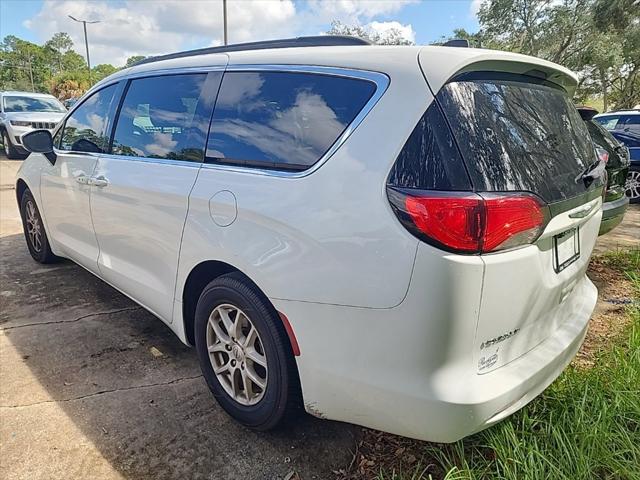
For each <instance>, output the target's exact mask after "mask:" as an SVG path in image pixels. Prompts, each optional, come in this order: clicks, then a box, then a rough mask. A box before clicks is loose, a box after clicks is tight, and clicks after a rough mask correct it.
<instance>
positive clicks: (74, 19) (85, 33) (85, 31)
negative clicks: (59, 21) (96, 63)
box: [69, 15, 100, 86]
mask: <svg viewBox="0 0 640 480" xmlns="http://www.w3.org/2000/svg"><path fill="white" fill-rule="evenodd" d="M69 18H70V19H71V20H73V21H76V22H78V23H82V27H83V29H84V48H85V49H86V52H87V70H88V71H89V86H91V85H92V83H91V60H89V39H88V37H87V23H100V20H94V21H91V22H90V21H88V20H78V19H77V18H75V17H73V16H71V15H69Z"/></svg>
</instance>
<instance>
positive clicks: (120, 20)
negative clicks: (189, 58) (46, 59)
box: [25, 0, 296, 65]
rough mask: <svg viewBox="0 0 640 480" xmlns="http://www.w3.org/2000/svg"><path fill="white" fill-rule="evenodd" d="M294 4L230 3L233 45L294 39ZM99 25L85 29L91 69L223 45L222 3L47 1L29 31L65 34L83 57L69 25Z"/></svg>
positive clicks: (80, 40) (76, 31)
mask: <svg viewBox="0 0 640 480" xmlns="http://www.w3.org/2000/svg"><path fill="white" fill-rule="evenodd" d="M295 14H296V11H295V5H294V3H293V0H280V1H277V2H265V1H260V0H244V1H242V2H237V1H236V2H228V11H227V16H228V24H229V41H230V42H232V43H237V42H243V41H250V40H259V39H268V38H275V37H279V36H283V35H287V34H291V25H290V22H291V20H292V19H293V17H294V16H295ZM68 15H73V16H74V17H76V18H78V19H83V20H85V19H86V20H100V23H97V24H92V25H87V31H88V37H89V45H90V55H91V63H92V64H93V65H97V64H99V63H112V64H114V65H122V64H124V62H125V61H126V59H127V57H129V56H131V55H153V54H161V53H170V52H175V51H179V50H184V49H188V48H197V47H202V46H206V45H219V44H220V43H222V1H221V0H215V1H210V0H207V1H205V0H182V1H180V0H165V1H154V2H151V1H135V0H129V1H127V2H125V3H124V4H120V5H114V4H113V3H109V2H106V1H85V2H80V1H51V0H49V1H45V2H44V4H43V6H42V9H41V10H40V12H38V14H37V15H36V16H35V17H33V18H32V19H30V20H28V21H26V22H25V26H26V27H27V28H29V29H31V30H33V31H34V32H35V33H36V34H37V35H38V36H39V37H40V39H41V40H42V41H45V40H47V39H48V38H50V37H51V36H52V35H53V34H54V33H55V32H67V33H69V35H70V36H71V38H72V39H73V41H74V44H75V50H76V51H77V52H78V53H80V54H82V55H83V56H84V36H83V30H82V25H81V24H79V23H76V22H74V21H73V20H71V19H70V18H69V17H68Z"/></svg>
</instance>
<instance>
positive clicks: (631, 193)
mask: <svg viewBox="0 0 640 480" xmlns="http://www.w3.org/2000/svg"><path fill="white" fill-rule="evenodd" d="M624 189H625V192H626V194H627V197H629V198H630V199H631V200H635V199H637V198H638V197H640V171H636V170H631V171H629V174H628V175H627V181H626V183H625V186H624Z"/></svg>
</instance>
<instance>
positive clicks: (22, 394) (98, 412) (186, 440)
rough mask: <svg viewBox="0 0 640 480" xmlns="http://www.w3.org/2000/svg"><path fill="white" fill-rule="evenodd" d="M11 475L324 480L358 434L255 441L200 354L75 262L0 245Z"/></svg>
mask: <svg viewBox="0 0 640 480" xmlns="http://www.w3.org/2000/svg"><path fill="white" fill-rule="evenodd" d="M0 259H1V271H0V329H1V331H0V346H1V348H0V371H1V377H2V383H1V389H0V415H1V422H0V432H1V433H2V435H1V439H2V442H1V443H2V447H1V450H2V451H1V453H0V455H1V458H2V462H1V463H2V464H3V466H2V471H3V474H2V476H3V477H4V478H30V479H33V478H47V479H52V478H88V477H89V476H90V477H91V478H119V477H125V478H131V479H143V478H159V479H162V478H167V479H169V478H190V479H192V478H210V479H275V478H284V477H285V476H286V475H288V474H289V473H290V472H292V471H295V472H297V473H298V474H299V475H300V477H301V478H304V479H310V478H318V479H326V478H331V477H332V476H333V475H332V473H331V471H332V470H333V469H336V468H339V467H341V466H344V465H345V464H347V463H348V462H349V460H350V458H351V452H350V450H351V449H352V447H353V445H354V435H355V430H354V428H353V427H351V426H349V425H345V424H339V423H335V422H329V421H321V420H317V419H315V418H312V417H310V416H307V415H303V416H302V417H301V418H300V420H299V421H297V422H295V425H293V426H291V427H289V428H287V429H285V430H283V431H279V432H277V433H254V432H251V431H249V430H247V429H245V428H243V427H241V426H239V425H238V424H236V423H235V422H233V421H232V420H231V419H229V417H227V415H226V414H225V413H224V412H223V411H222V410H221V409H220V408H219V407H218V405H217V404H216V402H215V400H214V399H213V397H212V396H211V394H210V392H209V390H208V389H207V387H206V385H205V383H204V380H203V379H202V377H201V376H200V370H199V367H198V363H197V358H196V355H195V351H194V350H192V349H190V348H188V347H186V346H184V345H183V344H182V343H181V342H180V341H179V340H178V339H177V337H175V336H174V334H173V333H172V332H171V331H170V330H169V328H168V327H166V326H165V325H164V324H163V323H162V322H161V321H160V320H158V319H156V318H155V317H154V316H153V315H151V314H149V313H148V312H146V311H145V310H143V309H142V308H140V307H138V306H137V305H136V304H134V303H133V302H131V301H130V300H129V299H127V298H126V297H124V296H123V295H121V294H120V293H118V292H117V291H115V290H114V289H112V288H111V287H109V286H108V285H106V284H105V283H103V282H101V281H100V280H98V279H97V278H96V277H94V276H93V275H91V274H90V273H88V272H86V271H84V270H83V269H82V268H80V267H78V266H76V265H75V264H73V263H71V262H68V261H64V262H61V263H59V264H55V265H52V266H42V265H39V264H36V263H35V262H33V261H32V260H31V258H30V257H29V255H28V253H27V250H26V245H25V243H24V238H23V237H22V235H21V234H20V235H11V236H7V237H4V238H1V239H0Z"/></svg>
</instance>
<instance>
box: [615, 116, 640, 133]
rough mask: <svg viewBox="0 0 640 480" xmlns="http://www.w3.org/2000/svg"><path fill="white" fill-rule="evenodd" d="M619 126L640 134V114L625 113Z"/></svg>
mask: <svg viewBox="0 0 640 480" xmlns="http://www.w3.org/2000/svg"><path fill="white" fill-rule="evenodd" d="M617 128H621V129H622V130H625V131H628V132H632V133H635V134H636V135H640V115H625V116H624V117H622V119H620V122H619V123H618V127H617Z"/></svg>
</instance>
